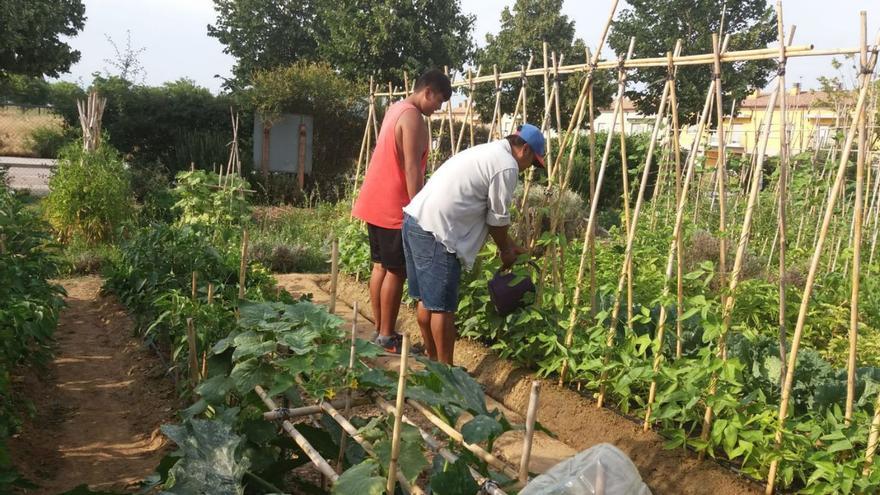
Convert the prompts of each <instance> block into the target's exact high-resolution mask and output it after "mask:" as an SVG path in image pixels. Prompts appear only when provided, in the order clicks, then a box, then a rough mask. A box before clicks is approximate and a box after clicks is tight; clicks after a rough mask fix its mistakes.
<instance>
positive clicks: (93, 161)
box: [45, 142, 134, 242]
mask: <svg viewBox="0 0 880 495" xmlns="http://www.w3.org/2000/svg"><path fill="white" fill-rule="evenodd" d="M49 189H50V192H49V196H48V197H47V198H46V202H45V205H46V206H45V212H46V218H47V219H48V220H49V223H50V224H51V225H52V227H53V228H54V229H55V230H56V231H57V232H58V234H59V235H60V237H61V238H62V239H70V238H73V237H81V238H83V239H85V240H87V241H88V242H98V241H104V240H109V239H111V238H112V237H113V235H114V233H115V230H116V229H117V228H118V227H120V226H121V225H122V224H123V223H124V222H126V221H128V220H130V219H131V218H132V215H133V212H134V209H133V203H132V200H131V185H130V182H129V176H128V171H127V170H126V169H125V166H124V164H123V162H122V158H121V157H120V156H119V153H118V152H117V151H116V150H114V149H113V148H112V147H110V146H109V145H107V144H102V145H101V146H100V147H99V148H98V149H97V150H95V151H94V152H86V151H84V150H83V148H82V143H78V142H74V143H70V144H69V145H67V146H65V147H64V148H63V149H62V150H61V152H60V153H59V157H58V166H57V168H56V169H55V173H54V174H53V175H52V177H51V178H50V179H49Z"/></svg>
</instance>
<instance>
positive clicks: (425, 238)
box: [403, 214, 461, 313]
mask: <svg viewBox="0 0 880 495" xmlns="http://www.w3.org/2000/svg"><path fill="white" fill-rule="evenodd" d="M403 252H404V255H405V257H406V278H407V280H408V282H409V295H410V297H412V298H413V299H416V300H420V301H422V305H423V306H424V307H425V309H427V310H429V311H442V312H449V313H454V312H455V310H457V309H458V284H459V282H460V281H461V262H460V261H459V260H458V257H457V256H456V255H455V253H450V252H449V251H447V250H446V246H444V245H443V244H442V243H440V242H439V241H438V240H437V239H435V238H434V234H432V233H430V232H426V231H425V230H423V229H422V228H421V227H419V224H418V223H417V222H416V220H415V219H414V218H413V217H411V216H409V215H407V214H404V217H403Z"/></svg>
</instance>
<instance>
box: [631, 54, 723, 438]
mask: <svg viewBox="0 0 880 495" xmlns="http://www.w3.org/2000/svg"><path fill="white" fill-rule="evenodd" d="M726 41H727V39H725V46H724V48H726V45H727V43H726ZM724 48H723V49H722V51H724ZM714 95H715V79H712V82H710V83H709V89H708V91H707V92H706V101H705V102H704V103H703V110H702V112H701V113H700V120H699V124H698V125H697V134H696V136H694V140H693V142H691V149H690V152H689V153H688V158H687V162H686V163H685V169H686V172H685V176H684V181H683V182H682V184H681V194H680V198H679V201H678V205H677V207H676V213H675V225H674V227H673V229H672V237H673V240H672V242H671V243H670V246H669V251H668V254H667V257H666V272H665V276H664V281H665V282H664V284H663V293H662V296H661V301H662V300H665V299H666V298H667V297H669V291H670V290H669V280H670V279H671V278H672V267H673V257H674V256H675V253H674V251H675V248H676V246H677V243H676V238H680V236H681V229H682V225H683V224H684V207H685V204H686V203H687V199H688V191H689V189H690V185H691V180H692V179H693V177H694V168H695V167H696V161H697V160H696V156H697V149H698V148H699V146H700V141H701V140H702V136H703V132H705V130H706V121H707V120H708V118H709V111H710V108H711V105H712V100H713V96H714ZM666 314H667V310H666V305H665V304H661V305H660V316H659V318H658V320H657V336H656V344H655V346H656V347H655V354H654V363H653V373H654V376H653V377H652V378H651V387H650V389H649V391H648V402H647V405H646V410H645V422H644V425H643V429H644V430H645V431H648V429H649V428H650V426H651V423H650V420H651V411H652V405H653V403H654V398H655V395H656V392H657V373H658V372H659V370H660V361H661V359H662V358H663V354H662V352H661V350H662V349H663V332H664V329H665V327H666ZM677 316H678V317H679V318H680V317H681V315H677Z"/></svg>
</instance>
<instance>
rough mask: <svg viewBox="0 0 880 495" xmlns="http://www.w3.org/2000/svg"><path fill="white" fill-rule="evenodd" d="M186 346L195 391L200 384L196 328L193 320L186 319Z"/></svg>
mask: <svg viewBox="0 0 880 495" xmlns="http://www.w3.org/2000/svg"><path fill="white" fill-rule="evenodd" d="M186 345H187V348H188V350H189V376H190V388H192V390H193V391H195V389H196V385H198V384H199V353H198V350H197V349H196V328H195V325H194V324H193V319H192V318H187V319H186Z"/></svg>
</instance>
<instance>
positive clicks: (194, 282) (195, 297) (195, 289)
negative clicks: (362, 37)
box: [192, 272, 198, 302]
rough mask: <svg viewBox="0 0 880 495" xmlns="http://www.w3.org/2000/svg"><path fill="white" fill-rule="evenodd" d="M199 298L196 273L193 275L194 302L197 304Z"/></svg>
mask: <svg viewBox="0 0 880 495" xmlns="http://www.w3.org/2000/svg"><path fill="white" fill-rule="evenodd" d="M197 296H198V290H197V286H196V272H193V273H192V300H193V302H195V300H196V299H197Z"/></svg>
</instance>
